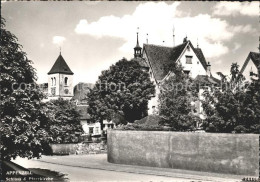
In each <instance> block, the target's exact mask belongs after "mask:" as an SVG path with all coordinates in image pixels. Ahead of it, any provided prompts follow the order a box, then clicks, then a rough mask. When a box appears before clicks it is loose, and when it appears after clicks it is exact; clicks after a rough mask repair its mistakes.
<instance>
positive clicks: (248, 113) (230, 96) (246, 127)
mask: <svg viewBox="0 0 260 182" xmlns="http://www.w3.org/2000/svg"><path fill="white" fill-rule="evenodd" d="M237 68H238V65H237V64H232V66H231V70H230V71H231V80H230V81H229V82H227V84H226V86H225V87H222V89H215V90H213V91H205V93H204V97H205V100H204V101H203V108H204V111H205V113H206V115H207V118H206V120H205V121H204V124H203V127H204V129H205V130H206V131H208V132H220V133H231V132H235V133H260V122H259V121H260V83H259V79H258V80H252V83H250V84H249V85H246V84H245V83H244V82H243V80H244V79H243V76H242V75H241V74H240V73H239V72H238V71H237V70H238V69H237Z"/></svg>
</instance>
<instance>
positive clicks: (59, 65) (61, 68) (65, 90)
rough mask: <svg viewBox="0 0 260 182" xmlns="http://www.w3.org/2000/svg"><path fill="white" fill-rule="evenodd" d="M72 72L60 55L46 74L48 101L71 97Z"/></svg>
mask: <svg viewBox="0 0 260 182" xmlns="http://www.w3.org/2000/svg"><path fill="white" fill-rule="evenodd" d="M73 74H74V73H73V72H72V71H71V70H70V68H69V66H68V65H67V63H66V61H65V60H64V58H63V57H62V55H61V53H60V55H59V57H58V58H57V60H56V61H55V63H54V65H53V66H52V68H51V70H50V71H49V72H48V97H49V98H48V99H58V98H63V99H71V98H72V97H73Z"/></svg>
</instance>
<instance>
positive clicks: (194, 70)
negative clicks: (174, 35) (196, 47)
mask: <svg viewBox="0 0 260 182" xmlns="http://www.w3.org/2000/svg"><path fill="white" fill-rule="evenodd" d="M186 56H192V59H191V60H192V64H186ZM179 61H180V63H181V65H182V66H183V70H187V71H190V76H191V77H192V78H196V76H198V75H206V74H207V71H206V70H205V69H204V67H203V65H202V64H201V62H200V61H199V59H198V57H197V56H196V54H195V53H194V51H193V50H192V48H191V47H190V50H188V49H186V50H184V53H183V55H182V56H181V58H180V60H179Z"/></svg>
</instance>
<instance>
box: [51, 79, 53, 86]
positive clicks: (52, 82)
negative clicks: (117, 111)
mask: <svg viewBox="0 0 260 182" xmlns="http://www.w3.org/2000/svg"><path fill="white" fill-rule="evenodd" d="M51 86H53V78H51Z"/></svg>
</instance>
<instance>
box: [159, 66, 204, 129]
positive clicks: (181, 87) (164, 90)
mask: <svg viewBox="0 0 260 182" xmlns="http://www.w3.org/2000/svg"><path fill="white" fill-rule="evenodd" d="M170 68H171V70H169V71H171V72H172V73H174V75H172V76H170V77H169V78H168V79H166V80H165V81H164V82H163V83H162V85H161V93H160V94H159V115H161V116H162V118H163V119H162V121H161V124H162V125H168V126H170V127H171V128H172V130H174V131H188V130H195V129H196V122H198V120H199V118H198V117H196V116H195V115H194V114H193V110H192V106H191V102H192V101H196V100H197V91H196V87H195V85H193V83H192V80H191V79H190V78H189V77H188V76H187V75H185V74H184V73H183V71H182V67H181V66H180V65H177V64H172V65H171V67H170Z"/></svg>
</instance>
